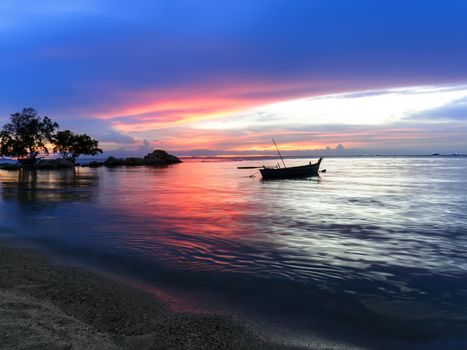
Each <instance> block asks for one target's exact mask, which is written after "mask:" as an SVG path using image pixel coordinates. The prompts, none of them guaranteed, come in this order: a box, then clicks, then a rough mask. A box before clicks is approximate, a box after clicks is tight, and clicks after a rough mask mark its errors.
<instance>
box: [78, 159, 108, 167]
mask: <svg viewBox="0 0 467 350" xmlns="http://www.w3.org/2000/svg"><path fill="white" fill-rule="evenodd" d="M103 165H104V162H96V161H95V160H93V161H92V162H91V163H89V164H88V165H87V166H88V167H90V168H98V167H100V166H103ZM83 166H85V165H83Z"/></svg>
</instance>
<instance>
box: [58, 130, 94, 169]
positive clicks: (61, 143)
mask: <svg viewBox="0 0 467 350" xmlns="http://www.w3.org/2000/svg"><path fill="white" fill-rule="evenodd" d="M53 143H54V144H55V147H54V153H57V152H58V153H60V155H61V156H62V158H64V159H67V160H69V161H71V162H73V164H75V162H76V158H78V157H79V156H80V155H82V154H86V155H91V156H95V155H96V154H98V153H102V150H101V149H100V148H98V146H99V141H97V140H94V139H93V138H91V137H90V136H88V135H86V134H82V135H77V134H74V133H73V132H71V131H70V130H64V131H59V132H57V133H56V134H55V135H54V138H53Z"/></svg>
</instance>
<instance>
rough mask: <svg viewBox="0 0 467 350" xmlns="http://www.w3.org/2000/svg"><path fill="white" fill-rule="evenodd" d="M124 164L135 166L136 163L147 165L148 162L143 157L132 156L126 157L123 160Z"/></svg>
mask: <svg viewBox="0 0 467 350" xmlns="http://www.w3.org/2000/svg"><path fill="white" fill-rule="evenodd" d="M123 165H126V166H135V165H146V163H145V161H144V159H143V158H136V157H131V158H126V159H125V160H124V161H123Z"/></svg>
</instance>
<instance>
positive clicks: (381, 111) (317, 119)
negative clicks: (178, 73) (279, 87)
mask: <svg viewBox="0 0 467 350" xmlns="http://www.w3.org/2000/svg"><path fill="white" fill-rule="evenodd" d="M466 97H467V87H466V86H460V87H413V88H401V89H388V90H380V91H369V92H365V93H347V94H336V95H327V96H319V97H312V98H305V99H299V100H292V101H285V102H278V103H274V104H270V105H266V106H261V107H257V108H255V109H252V110H250V111H248V112H245V113H242V114H237V115H230V116H227V117H225V118H222V119H217V120H215V121H208V122H201V123H197V124H195V125H194V126H193V127H194V128H200V129H211V130H224V129H248V128H251V127H255V128H260V127H263V128H271V127H284V128H287V126H288V125H295V126H306V125H308V126H312V125H382V124H389V123H395V122H398V121H401V120H404V119H408V118H410V116H412V115H414V114H419V113H421V112H423V111H430V110H433V109H441V108H444V107H446V106H448V105H450V104H451V103H453V102H455V101H457V100H458V99H462V98H466Z"/></svg>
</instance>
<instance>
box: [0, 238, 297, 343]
mask: <svg viewBox="0 0 467 350" xmlns="http://www.w3.org/2000/svg"><path fill="white" fill-rule="evenodd" d="M0 314H1V317H0V325H1V328H2V330H3V331H2V332H1V333H0V344H2V346H1V348H2V349H26V348H32V347H34V348H37V349H64V348H66V349H84V348H85V349H96V350H97V349H138V350H143V349H277V350H279V349H292V347H290V346H286V345H281V344H273V343H270V342H267V341H265V340H262V339H260V338H259V336H258V335H256V334H254V332H253V330H250V329H247V328H246V327H245V326H243V325H241V324H239V322H238V321H235V320H234V319H233V318H230V317H228V316H225V315H222V316H221V315H216V314H196V313H187V312H175V311H173V310H171V309H170V308H169V307H167V306H166V305H164V304H163V303H162V302H161V301H160V300H158V299H156V297H154V296H153V295H150V294H149V293H147V292H144V291H141V290H138V289H136V288H135V287H132V286H129V285H126V284H123V283H122V282H117V281H114V280H112V279H107V278H105V277H102V276H100V275H97V274H95V273H92V272H88V271H85V270H83V269H80V268H75V267H69V266H60V265H58V264H55V263H54V262H52V261H51V260H50V259H49V258H47V257H46V256H44V255H41V254H40V253H38V252H36V251H34V250H31V249H28V248H22V247H21V248H19V247H15V246H10V245H7V244H5V243H4V242H0Z"/></svg>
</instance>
